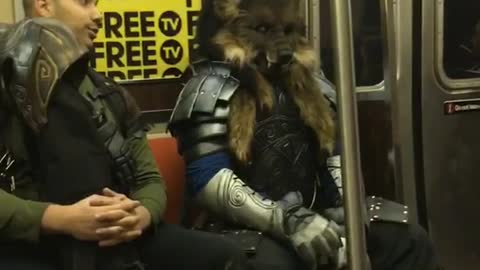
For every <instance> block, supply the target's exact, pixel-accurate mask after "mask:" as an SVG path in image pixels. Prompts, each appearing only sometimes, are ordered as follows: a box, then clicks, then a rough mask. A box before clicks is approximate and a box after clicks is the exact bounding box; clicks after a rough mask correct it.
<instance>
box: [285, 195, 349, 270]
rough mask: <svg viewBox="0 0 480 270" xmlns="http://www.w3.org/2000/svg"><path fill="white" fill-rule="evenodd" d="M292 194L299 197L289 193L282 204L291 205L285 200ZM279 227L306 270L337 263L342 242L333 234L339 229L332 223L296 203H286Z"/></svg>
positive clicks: (314, 269) (336, 234)
mask: <svg viewBox="0 0 480 270" xmlns="http://www.w3.org/2000/svg"><path fill="white" fill-rule="evenodd" d="M294 195H296V196H300V198H301V195H300V194H299V193H293V194H292V193H289V194H287V196H286V197H287V198H286V199H285V198H284V199H283V200H282V201H284V202H285V201H288V202H292V201H293V200H292V199H291V198H290V199H289V198H288V197H292V196H294ZM283 224H284V232H285V235H286V237H287V238H288V240H289V241H290V243H291V244H292V246H293V248H294V249H295V251H296V252H297V254H298V255H299V256H300V257H301V258H302V260H303V261H304V262H305V263H306V264H307V265H308V267H309V269H312V270H317V269H318V268H319V266H321V265H328V264H334V265H336V264H337V261H338V257H339V250H340V248H341V247H342V242H341V239H340V237H339V235H338V232H337V231H339V230H340V228H339V226H338V225H337V224H336V223H335V222H334V221H329V220H328V219H326V218H324V217H322V216H320V215H319V214H317V213H315V212H313V211H311V210H309V209H307V208H305V207H302V206H299V205H298V204H293V205H292V204H290V206H287V208H286V209H285V216H284V222H283Z"/></svg>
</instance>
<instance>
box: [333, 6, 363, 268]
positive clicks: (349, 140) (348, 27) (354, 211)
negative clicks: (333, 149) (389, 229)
mask: <svg viewBox="0 0 480 270" xmlns="http://www.w3.org/2000/svg"><path fill="white" fill-rule="evenodd" d="M350 1H351V0H332V1H331V18H332V34H333V47H334V49H335V52H334V60H335V61H334V63H335V80H336V82H335V83H336V87H337V96H338V119H339V125H340V140H341V141H340V142H341V144H342V146H343V147H342V175H343V177H342V179H343V191H344V193H343V194H344V200H345V215H346V225H347V252H348V254H347V258H348V265H349V268H350V270H368V269H369V263H368V256H367V249H366V237H365V220H364V213H365V207H366V206H365V196H364V192H363V182H362V180H361V175H360V152H359V146H358V145H359V143H358V141H359V140H358V138H359V137H358V124H357V101H356V93H355V73H354V59H353V37H352V36H353V35H352V16H351V3H350Z"/></svg>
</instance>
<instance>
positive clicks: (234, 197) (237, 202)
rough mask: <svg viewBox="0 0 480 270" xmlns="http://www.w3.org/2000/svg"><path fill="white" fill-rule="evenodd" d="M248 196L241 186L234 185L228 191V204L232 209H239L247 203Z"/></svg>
mask: <svg viewBox="0 0 480 270" xmlns="http://www.w3.org/2000/svg"><path fill="white" fill-rule="evenodd" d="M247 197H248V194H247V192H245V188H244V187H243V186H242V185H234V186H233V187H232V189H231V190H230V200H229V201H230V204H231V205H232V206H233V207H241V206H243V205H244V204H245V202H246V201H247Z"/></svg>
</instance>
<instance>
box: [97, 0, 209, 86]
mask: <svg viewBox="0 0 480 270" xmlns="http://www.w3.org/2000/svg"><path fill="white" fill-rule="evenodd" d="M98 8H99V10H100V12H101V13H102V15H103V22H102V28H101V30H100V32H99V33H98V36H97V39H96V42H95V44H94V50H93V52H92V66H93V67H95V69H96V70H97V71H99V72H101V73H103V74H105V75H106V76H108V77H110V78H113V79H115V80H116V81H119V82H126V81H144V80H159V79H161V80H169V79H177V78H180V77H181V76H182V74H183V72H184V71H185V70H186V69H187V67H188V64H189V60H190V54H191V51H192V50H193V47H194V41H193V39H194V36H195V31H196V23H197V21H198V18H199V13H200V9H201V0H101V1H99V2H98Z"/></svg>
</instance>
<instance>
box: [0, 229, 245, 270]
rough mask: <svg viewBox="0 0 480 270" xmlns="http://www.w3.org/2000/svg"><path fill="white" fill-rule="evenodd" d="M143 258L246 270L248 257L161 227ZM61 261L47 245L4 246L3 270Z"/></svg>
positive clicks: (49, 266) (151, 262) (205, 236)
mask: <svg viewBox="0 0 480 270" xmlns="http://www.w3.org/2000/svg"><path fill="white" fill-rule="evenodd" d="M139 255H140V257H141V259H142V261H143V263H145V265H146V266H147V270H157V269H158V270H182V269H185V270H191V269H195V270H225V269H228V270H244V269H246V268H245V267H246V266H245V263H246V258H245V255H244V254H243V252H242V251H241V250H240V249H239V248H238V247H237V246H236V245H235V244H234V243H233V242H232V241H230V240H228V239H225V238H222V237H219V236H218V235H214V234H210V233H206V232H200V231H192V230H186V229H183V228H181V227H178V226H175V225H161V226H160V227H159V228H158V229H157V231H156V234H155V237H151V238H149V239H146V240H145V241H142V242H141V245H140V248H139ZM57 259H58V258H56V257H55V256H54V255H52V253H51V252H49V249H48V246H47V245H46V244H39V245H34V244H18V243H16V244H0V269H1V270H4V269H5V270H10V269H11V270H61V269H59V267H57V266H56V265H58V261H57ZM98 270H108V269H98Z"/></svg>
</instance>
